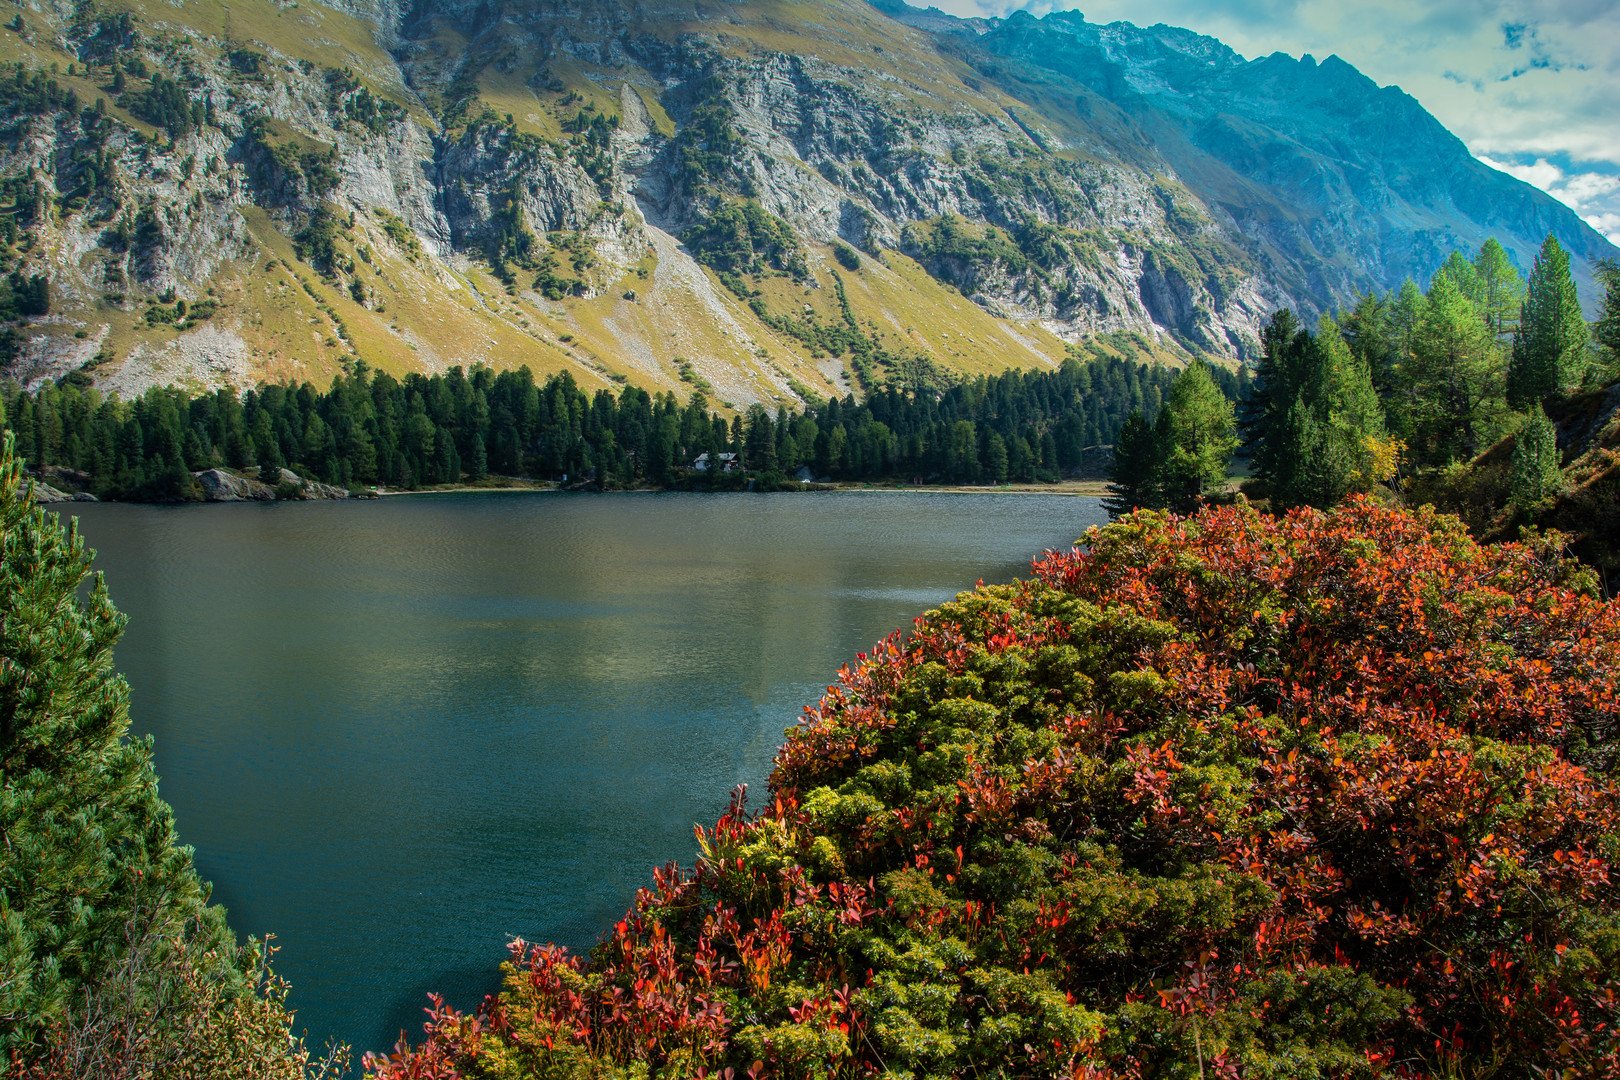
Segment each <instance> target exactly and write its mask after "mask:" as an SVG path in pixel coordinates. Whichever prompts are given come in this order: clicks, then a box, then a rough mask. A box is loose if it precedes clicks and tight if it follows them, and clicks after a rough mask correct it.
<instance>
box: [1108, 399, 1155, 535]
mask: <svg viewBox="0 0 1620 1080" xmlns="http://www.w3.org/2000/svg"><path fill="white" fill-rule="evenodd" d="M1161 469H1162V455H1161V453H1160V447H1159V440H1158V438H1157V436H1156V435H1155V433H1154V431H1153V426H1152V425H1151V424H1149V423H1148V422H1147V420H1145V419H1144V418H1143V417H1142V412H1141V410H1140V409H1133V410H1132V411H1131V415H1130V416H1129V417H1127V418H1126V420H1125V424H1124V426H1123V427H1121V428H1120V429H1119V437H1118V438H1117V439H1116V440H1115V441H1114V464H1113V467H1112V468H1111V469H1110V470H1109V474H1108V496H1107V497H1106V498H1104V499H1103V508H1104V509H1106V510H1107V511H1108V513H1109V516H1111V517H1116V518H1117V517H1119V516H1120V515H1122V514H1128V513H1130V512H1131V511H1132V510H1135V509H1136V508H1137V507H1149V508H1154V509H1156V508H1158V507H1160V506H1162V505H1163V503H1162V502H1161V499H1160V494H1159V476H1160V472H1161Z"/></svg>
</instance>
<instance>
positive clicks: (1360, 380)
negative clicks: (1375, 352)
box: [1246, 312, 1388, 509]
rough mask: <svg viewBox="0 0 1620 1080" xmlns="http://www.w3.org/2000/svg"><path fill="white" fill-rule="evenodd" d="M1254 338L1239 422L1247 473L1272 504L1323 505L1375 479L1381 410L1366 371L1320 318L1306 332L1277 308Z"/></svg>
mask: <svg viewBox="0 0 1620 1080" xmlns="http://www.w3.org/2000/svg"><path fill="white" fill-rule="evenodd" d="M1278 316H1279V317H1277V318H1274V319H1273V320H1272V325H1271V326H1269V327H1267V331H1266V333H1265V334H1263V335H1262V338H1263V340H1264V341H1265V343H1266V353H1265V356H1264V358H1263V360H1262V369H1263V370H1262V374H1263V375H1264V378H1262V379H1257V380H1256V383H1255V390H1254V391H1253V398H1252V401H1251V406H1250V411H1251V416H1252V417H1253V419H1252V420H1251V422H1250V423H1249V424H1248V425H1247V431H1246V434H1247V438H1248V442H1249V445H1250V447H1251V460H1252V461H1253V462H1254V467H1255V474H1256V475H1257V476H1259V477H1260V478H1261V479H1262V480H1264V481H1265V482H1266V485H1267V488H1268V492H1269V494H1270V497H1271V500H1272V502H1273V503H1275V504H1276V505H1278V506H1300V505H1309V506H1316V507H1320V508H1323V509H1325V508H1327V507H1330V506H1332V505H1334V504H1335V503H1337V502H1338V501H1339V500H1340V499H1342V498H1344V497H1345V496H1346V495H1348V494H1350V493H1351V492H1352V491H1365V490H1368V489H1370V488H1371V486H1372V484H1373V483H1375V482H1376V481H1378V480H1380V479H1383V477H1382V476H1380V475H1379V473H1380V472H1381V471H1383V465H1382V464H1381V461H1382V460H1383V458H1385V457H1387V456H1388V455H1387V453H1383V452H1381V451H1382V450H1383V449H1384V447H1385V444H1386V435H1385V430H1384V410H1383V405H1382V403H1381V402H1380V401H1379V398H1378V394H1377V392H1376V391H1375V390H1374V388H1373V383H1372V373H1371V371H1370V369H1369V367H1368V365H1367V364H1366V363H1365V362H1364V361H1363V360H1362V359H1361V358H1360V357H1358V356H1357V355H1356V354H1355V352H1354V351H1352V349H1351V346H1350V345H1349V344H1348V343H1347V342H1346V341H1345V340H1344V338H1343V337H1342V336H1341V334H1340V333H1339V330H1338V327H1337V325H1336V324H1335V323H1334V322H1333V321H1332V320H1331V319H1329V318H1327V317H1326V316H1324V317H1323V319H1322V322H1321V326H1320V333H1319V334H1317V335H1312V334H1311V333H1310V331H1308V330H1305V329H1303V328H1301V327H1299V326H1298V324H1297V323H1295V322H1294V319H1293V316H1292V315H1290V314H1288V313H1286V312H1279V313H1278Z"/></svg>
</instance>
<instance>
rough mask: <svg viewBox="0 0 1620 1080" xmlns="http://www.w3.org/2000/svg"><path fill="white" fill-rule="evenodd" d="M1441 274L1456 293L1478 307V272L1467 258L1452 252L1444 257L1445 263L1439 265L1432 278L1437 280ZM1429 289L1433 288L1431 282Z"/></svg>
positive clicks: (1479, 293)
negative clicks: (1453, 286) (1447, 279)
mask: <svg viewBox="0 0 1620 1080" xmlns="http://www.w3.org/2000/svg"><path fill="white" fill-rule="evenodd" d="M1442 274H1444V275H1445V276H1446V277H1448V278H1450V279H1451V283H1452V284H1453V285H1455V286H1457V291H1458V292H1460V293H1462V294H1463V295H1464V296H1466V297H1468V302H1469V303H1471V304H1473V305H1475V306H1476V307H1478V306H1479V304H1480V298H1481V290H1480V281H1479V271H1478V270H1477V269H1476V268H1475V267H1474V264H1473V263H1472V262H1470V261H1469V260H1468V257H1467V256H1465V255H1464V254H1463V253H1462V252H1460V251H1453V252H1452V253H1451V254H1450V255H1448V256H1446V261H1445V262H1443V263H1441V264H1440V269H1438V270H1436V271H1435V272H1434V276H1435V277H1436V278H1438V277H1440V276H1441V275H1442ZM1429 287H1430V289H1431V290H1432V289H1433V288H1434V284H1433V281H1432V280H1431V282H1430V285H1429Z"/></svg>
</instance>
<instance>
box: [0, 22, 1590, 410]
mask: <svg viewBox="0 0 1620 1080" xmlns="http://www.w3.org/2000/svg"><path fill="white" fill-rule="evenodd" d="M33 5H34V6H32V7H30V8H20V9H19V12H20V14H19V15H18V16H17V19H16V21H14V22H13V23H12V24H10V27H9V28H7V29H5V30H3V31H0V62H4V63H5V64H7V65H10V66H8V67H7V68H5V69H3V71H0V228H3V229H4V232H3V235H0V241H3V242H4V243H5V244H6V245H7V246H6V247H5V252H4V260H3V263H0V270H3V271H4V272H5V273H6V274H9V275H10V277H9V278H7V279H6V280H7V282H8V283H9V291H8V290H7V288H4V287H0V315H10V316H12V322H11V325H10V328H9V329H8V330H6V331H4V332H3V333H0V356H3V358H4V362H5V365H6V367H5V370H6V371H7V372H8V373H9V374H10V375H11V376H12V377H15V378H18V379H19V380H21V381H23V382H25V383H28V384H36V383H38V382H40V381H42V380H46V379H50V378H60V377H64V376H67V375H70V374H71V373H73V372H75V371H82V372H83V374H79V375H72V377H73V378H75V379H80V380H85V379H88V380H93V381H94V383H95V384H96V385H98V386H100V387H102V388H104V389H108V390H116V391H119V392H122V393H125V394H128V393H133V392H136V391H138V390H140V389H142V388H144V387H146V386H149V385H154V384H159V383H165V382H178V383H183V384H190V385H222V384H227V383H229V384H233V385H238V386H244V385H247V384H250V383H251V382H253V381H255V380H256V379H259V378H263V377H272V378H288V377H291V378H297V379H305V378H308V379H312V380H316V381H321V382H324V381H326V380H327V379H329V378H330V376H331V374H332V373H333V372H335V371H337V370H339V369H340V368H341V367H342V366H343V365H345V364H350V363H352V362H353V361H355V360H357V359H363V360H365V361H366V362H367V363H368V364H370V365H372V366H373V367H379V368H383V369H387V370H392V371H395V372H403V371H409V370H444V369H446V368H448V367H450V366H452V365H456V364H461V365H469V364H473V363H487V364H491V365H495V366H503V367H504V366H515V365H518V364H528V365H529V366H530V367H531V368H533V369H535V370H536V371H537V372H542V373H544V372H554V371H563V370H566V371H569V372H571V373H572V374H573V376H574V378H575V379H576V380H577V381H578V382H579V383H580V384H581V385H583V386H585V387H587V388H595V387H602V388H606V387H612V386H614V385H615V384H619V383H624V382H633V383H636V384H638V385H641V386H644V387H646V388H648V389H653V390H674V391H677V392H680V393H681V394H682V396H683V397H684V396H685V394H686V393H687V392H689V391H691V390H693V389H701V390H705V391H707V392H709V394H710V395H711V397H713V398H714V399H716V400H717V401H718V402H720V403H723V404H724V405H726V406H729V407H738V408H741V407H744V406H746V405H747V404H750V403H753V402H756V401H759V402H765V403H767V404H770V405H773V406H776V405H785V406H789V407H791V406H793V405H794V404H796V403H797V402H799V401H802V400H808V399H812V398H816V397H825V396H828V395H831V394H835V393H836V394H846V393H849V392H851V391H853V390H859V389H863V388H870V387H873V386H877V385H882V384H885V383H896V384H902V385H906V386H910V387H914V388H928V387H937V386H939V385H941V384H943V383H945V382H947V381H949V380H951V379H954V378H957V377H959V376H962V375H972V374H976V373H982V372H986V371H1000V370H1002V369H1003V368H1005V367H1007V366H1009V365H1011V366H1015V367H1031V366H1045V367H1049V366H1053V365H1055V364H1057V363H1059V362H1060V361H1061V360H1062V359H1063V357H1064V356H1066V355H1069V354H1070V353H1071V352H1073V351H1076V350H1078V351H1079V352H1080V353H1081V354H1082V355H1085V354H1113V355H1126V356H1132V357H1138V358H1141V359H1148V358H1155V359H1165V360H1170V361H1175V360H1177V359H1181V358H1185V357H1186V356H1188V355H1189V354H1191V353H1194V352H1197V353H1207V354H1210V355H1213V356H1217V357H1225V358H1227V359H1228V360H1239V359H1242V358H1245V357H1248V356H1252V355H1253V353H1254V351H1255V348H1256V344H1255V343H1256V340H1257V336H1258V330H1259V327H1260V326H1261V325H1262V324H1263V323H1264V320H1265V319H1266V317H1267V316H1268V314H1269V313H1270V312H1271V311H1272V310H1274V309H1275V308H1277V307H1279V306H1283V305H1287V306H1291V307H1294V308H1296V309H1298V310H1301V311H1304V312H1307V313H1309V312H1315V311H1318V310H1321V309H1323V308H1328V307H1332V306H1335V305H1337V304H1340V303H1343V302H1345V301H1347V300H1349V299H1351V298H1352V297H1353V296H1354V295H1355V294H1356V293H1358V292H1359V291H1361V290H1365V289H1387V288H1390V287H1393V286H1395V285H1398V284H1399V283H1400V281H1401V280H1402V279H1403V278H1404V277H1406V276H1407V275H1411V276H1414V277H1416V278H1418V279H1419V280H1426V279H1427V277H1428V275H1429V274H1430V273H1431V272H1432V271H1433V269H1434V268H1435V267H1437V266H1438V265H1439V263H1440V262H1441V261H1442V260H1443V259H1444V257H1445V256H1446V255H1447V254H1448V253H1449V252H1450V251H1451V250H1452V249H1453V248H1457V247H1463V248H1468V249H1473V248H1476V247H1477V246H1478V245H1479V243H1480V242H1481V241H1482V240H1483V239H1484V238H1485V237H1487V236H1491V235H1495V236H1497V237H1498V238H1499V239H1501V241H1502V242H1503V244H1504V245H1505V246H1506V247H1507V249H1508V250H1509V252H1510V254H1512V255H1513V256H1514V257H1515V258H1517V259H1518V261H1519V262H1520V264H1521V266H1526V267H1527V266H1528V265H1529V262H1530V260H1531V256H1532V254H1533V251H1534V249H1535V247H1536V246H1537V245H1538V244H1539V243H1540V241H1541V239H1542V237H1543V236H1544V235H1546V234H1547V233H1548V232H1552V233H1555V234H1556V235H1557V236H1558V237H1559V238H1560V240H1561V241H1563V242H1564V244H1565V246H1566V247H1568V248H1569V249H1570V250H1571V251H1572V252H1573V253H1574V256H1575V265H1576V268H1577V272H1578V274H1579V275H1580V276H1581V280H1582V283H1583V286H1584V287H1585V288H1587V289H1588V291H1590V290H1591V271H1590V265H1591V263H1592V262H1593V261H1594V260H1596V259H1598V258H1602V257H1609V256H1616V255H1620V251H1616V250H1615V249H1614V248H1613V247H1612V246H1610V245H1609V244H1608V243H1607V242H1606V241H1604V240H1603V238H1602V237H1600V236H1599V235H1598V234H1597V233H1596V232H1595V231H1593V230H1592V229H1590V228H1589V227H1588V226H1586V225H1585V224H1584V223H1583V222H1581V221H1580V220H1579V218H1578V217H1577V216H1576V215H1575V214H1574V213H1573V212H1571V211H1570V210H1568V209H1567V208H1565V207H1563V206H1562V205H1560V204H1559V203H1557V202H1555V201H1554V200H1552V199H1551V198H1549V197H1548V196H1546V195H1544V194H1542V193H1541V192H1538V191H1536V190H1534V189H1533V188H1530V187H1529V186H1527V185H1525V184H1523V183H1521V182H1519V181H1517V180H1514V179H1512V178H1510V177H1507V176H1504V175H1502V174H1500V173H1497V172H1494V171H1492V170H1490V169H1489V168H1487V167H1486V166H1484V165H1482V164H1481V163H1480V162H1478V161H1477V160H1475V159H1474V158H1473V157H1472V156H1471V155H1469V154H1468V152H1467V150H1466V148H1465V147H1464V146H1463V145H1462V143H1461V142H1460V141H1458V140H1457V139H1456V138H1455V137H1454V136H1452V135H1451V134H1450V133H1449V132H1447V131H1446V130H1445V129H1444V128H1443V127H1442V126H1441V125H1440V124H1439V123H1438V122H1437V121H1435V120H1434V118H1433V117H1431V116H1429V115H1428V114H1427V113H1426V112H1424V111H1423V109H1422V108H1421V106H1419V105H1418V104H1417V102H1415V101H1414V100H1413V99H1411V98H1410V97H1409V96H1407V95H1405V94H1404V93H1402V92H1401V91H1400V90H1398V89H1396V88H1393V87H1385V88H1380V87H1377V86H1376V85H1375V84H1374V83H1372V82H1371V81H1370V80H1368V79H1367V78H1365V77H1364V76H1362V75H1360V74H1359V73H1358V72H1356V71H1355V69H1354V68H1352V67H1351V66H1350V65H1349V64H1346V63H1344V62H1343V61H1341V60H1339V59H1337V58H1335V57H1330V58H1329V59H1328V60H1326V61H1324V62H1322V63H1321V64H1318V63H1316V62H1315V61H1314V60H1313V59H1312V58H1310V57H1304V58H1302V59H1300V60H1293V59H1290V58H1288V57H1285V56H1281V55H1277V56H1271V57H1266V58H1262V59H1257V60H1253V61H1249V60H1245V59H1244V58H1243V57H1241V56H1239V55H1237V54H1236V53H1234V52H1233V51H1232V50H1230V49H1228V48H1226V47H1225V46H1223V45H1222V44H1221V43H1219V42H1218V41H1215V40H1214V39H1211V38H1207V37H1202V36H1199V35H1196V34H1192V33H1189V32H1188V31H1185V30H1178V29H1174V28H1170V27H1165V26H1154V27H1150V28H1145V29H1144V28H1139V27H1135V26H1132V25H1130V24H1127V23H1114V24H1110V25H1107V26H1098V25H1096V24H1092V23H1088V22H1086V21H1085V20H1084V18H1083V17H1081V16H1080V15H1079V14H1077V13H1058V14H1052V15H1048V16H1046V17H1045V18H1041V19H1037V18H1035V17H1033V16H1031V15H1029V14H1027V13H1022V12H1020V13H1015V14H1014V15H1012V16H1010V17H1008V18H1006V19H1000V20H977V19H976V20H962V19H955V18H952V17H950V16H947V15H944V14H942V13H940V12H938V11H935V10H932V9H930V10H927V11H922V10H919V9H915V8H910V7H907V6H905V5H904V4H901V3H898V2H895V0H882V2H881V3H880V5H879V6H876V7H874V6H869V5H867V4H865V3H861V2H859V0H817V2H805V0H761V2H757V3H726V2H718V0H618V2H611V3H609V2H604V3H592V2H584V0H571V2H570V0H505V2H499V3H497V2H492V0H476V2H474V0H413V2H412V3H411V4H410V5H404V4H398V3H389V2H386V0H330V2H329V3H321V2H319V0H302V2H300V0H245V2H244V0H237V2H235V3H232V4H225V3H223V2H222V0H189V2H187V3H185V4H169V3H159V2H157V0H79V2H77V3H74V4H68V3H66V2H65V0H62V2H47V0H33Z"/></svg>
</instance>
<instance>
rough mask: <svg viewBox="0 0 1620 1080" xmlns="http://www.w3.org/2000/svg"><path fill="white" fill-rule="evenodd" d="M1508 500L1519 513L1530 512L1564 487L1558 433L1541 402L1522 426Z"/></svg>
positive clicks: (1515, 443) (1531, 409)
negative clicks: (1559, 459)
mask: <svg viewBox="0 0 1620 1080" xmlns="http://www.w3.org/2000/svg"><path fill="white" fill-rule="evenodd" d="M1510 470H1511V477H1510V481H1509V496H1508V498H1509V501H1510V502H1511V503H1512V504H1513V506H1514V507H1515V508H1516V509H1517V510H1518V511H1519V512H1520V513H1529V512H1530V511H1531V510H1532V509H1533V508H1534V507H1535V506H1536V505H1537V504H1539V503H1541V502H1542V501H1543V500H1546V499H1549V498H1551V497H1552V496H1553V495H1556V494H1557V493H1558V490H1559V488H1560V487H1562V486H1563V480H1564V476H1563V473H1562V472H1561V471H1560V470H1559V468H1558V432H1557V430H1556V429H1555V428H1554V427H1553V423H1552V421H1551V420H1549V419H1547V413H1546V411H1545V410H1544V409H1542V407H1541V404H1540V403H1539V402H1536V403H1533V404H1532V405H1531V406H1530V415H1529V417H1528V418H1527V419H1526V420H1525V422H1524V426H1523V427H1522V428H1520V429H1519V437H1518V439H1517V440H1516V441H1515V442H1514V444H1513V458H1512V462H1511V464H1510Z"/></svg>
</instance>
